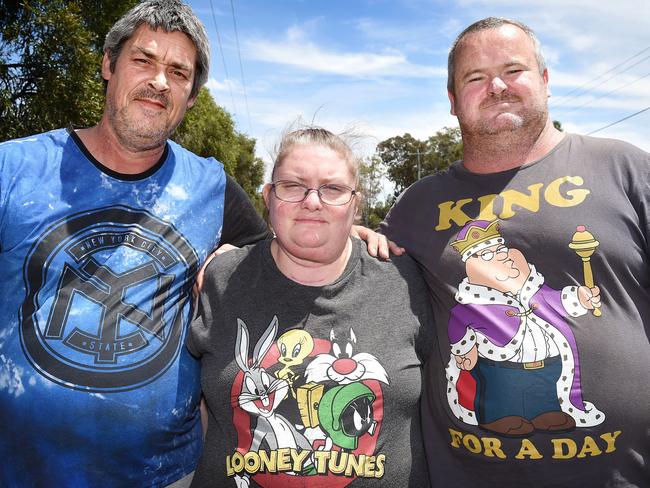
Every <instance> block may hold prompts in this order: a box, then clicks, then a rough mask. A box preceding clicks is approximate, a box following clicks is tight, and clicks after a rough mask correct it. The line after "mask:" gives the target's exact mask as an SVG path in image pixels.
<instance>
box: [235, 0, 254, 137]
mask: <svg viewBox="0 0 650 488" xmlns="http://www.w3.org/2000/svg"><path fill="white" fill-rule="evenodd" d="M230 9H231V10H232V25H233V27H234V28H235V40H236V41H237V55H238V56H239V71H240V72H241V82H242V88H243V89H244V101H245V102H246V115H247V116H248V130H249V132H252V127H251V113H250V110H249V109H248V95H247V93H246V78H245V77H244V65H243V64H242V62H241V49H240V48H239V34H238V33H237V21H236V20H235V5H234V4H233V1H232V0H230Z"/></svg>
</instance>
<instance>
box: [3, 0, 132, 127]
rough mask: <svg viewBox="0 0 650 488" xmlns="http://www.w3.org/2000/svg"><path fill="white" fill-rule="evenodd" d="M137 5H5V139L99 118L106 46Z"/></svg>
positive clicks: (30, 0) (86, 0) (123, 0)
mask: <svg viewBox="0 0 650 488" xmlns="http://www.w3.org/2000/svg"><path fill="white" fill-rule="evenodd" d="M136 3H137V0H108V1H98V0H21V1H18V2H16V1H5V0H1V1H0V40H1V44H0V140H5V139H11V138H15V137H21V136H26V135H30V134H34V133H37V132H43V131H46V130H51V129H54V128H57V127H65V126H70V125H73V126H90V125H93V124H94V123H96V122H97V120H99V118H100V116H101V113H102V110H103V103H104V99H103V85H102V81H101V77H100V65H101V58H102V44H103V41H104V38H105V36H106V33H107V32H108V29H109V28H110V26H111V25H112V24H113V23H114V22H115V21H116V20H117V19H118V18H119V17H120V16H121V15H123V14H124V12H126V11H127V10H128V9H129V8H131V7H132V6H133V5H135V4H136Z"/></svg>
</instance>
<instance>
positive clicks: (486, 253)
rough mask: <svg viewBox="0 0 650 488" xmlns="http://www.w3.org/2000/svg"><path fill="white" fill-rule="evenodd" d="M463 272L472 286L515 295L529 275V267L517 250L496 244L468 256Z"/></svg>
mask: <svg viewBox="0 0 650 488" xmlns="http://www.w3.org/2000/svg"><path fill="white" fill-rule="evenodd" d="M465 271H466V272H467V279H468V280H469V282H470V283H472V284H474V285H482V286H487V287H489V288H494V289H495V290H499V291H502V292H510V293H517V292H518V291H519V290H521V288H522V286H524V283H525V282H526V279H527V278H528V275H529V274H530V266H528V262H527V261H526V258H525V257H524V255H523V254H522V253H521V251H519V250H518V249H508V248H507V247H506V246H504V245H503V244H496V245H494V246H490V247H488V248H486V249H483V250H482V251H480V252H477V253H476V254H474V255H472V256H470V257H469V259H468V260H467V261H466V262H465Z"/></svg>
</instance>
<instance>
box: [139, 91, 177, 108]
mask: <svg viewBox="0 0 650 488" xmlns="http://www.w3.org/2000/svg"><path fill="white" fill-rule="evenodd" d="M133 99H134V100H135V99H148V100H155V101H156V102H160V103H162V104H163V106H164V107H165V108H168V107H169V102H170V101H169V98H168V97H167V96H166V95H164V94H162V93H158V92H157V91H155V90H151V89H150V88H143V89H140V90H138V91H137V92H135V93H134V94H133Z"/></svg>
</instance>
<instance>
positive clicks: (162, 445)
mask: <svg viewBox="0 0 650 488" xmlns="http://www.w3.org/2000/svg"><path fill="white" fill-rule="evenodd" d="M225 187H226V176H225V173H224V170H223V166H222V165H221V164H220V163H218V162H217V161H215V160H214V159H211V158H210V159H204V158H200V157H198V156H196V155H194V154H192V153H191V152H189V151H187V150H185V149H183V148H182V147H180V146H178V145H177V144H175V143H173V142H168V143H167V145H166V149H165V153H164V155H163V156H162V158H161V160H160V161H159V162H158V164H156V165H155V166H154V167H153V168H151V169H150V170H149V171H147V172H146V173H145V174H140V175H135V176H131V177H129V176H128V175H119V174H117V173H113V172H111V171H110V170H108V169H107V168H105V167H103V166H102V165H101V164H100V163H98V162H97V161H95V160H94V158H92V156H91V155H90V154H89V153H88V152H87V150H86V149H85V148H84V146H83V144H81V142H80V140H79V139H78V137H77V136H76V135H75V134H74V133H73V132H68V131H66V130H63V129H61V130H56V131H52V132H48V133H45V134H40V135H37V136H34V137H30V138H25V139H20V140H15V141H9V142H6V143H3V144H0V212H1V213H0V270H1V271H2V273H3V276H4V277H3V279H2V281H1V282H0V319H1V320H0V423H1V424H2V431H1V434H0V436H1V437H0V459H1V460H2V462H1V463H0V465H1V467H0V485H1V486H4V487H12V486H20V487H22V486H56V487H61V486H74V487H86V486H87V487H93V488H95V487H101V486H107V487H120V486H125V487H127V486H128V487H140V486H164V485H166V484H168V483H170V482H173V481H175V480H176V479H179V478H181V477H182V476H183V475H184V474H186V473H189V472H190V471H192V470H193V469H194V467H195V465H196V460H197V458H198V455H199V452H200V449H201V427H200V421H199V413H198V409H197V404H198V400H199V395H200V390H199V388H200V387H199V374H198V369H199V365H198V362H197V361H196V360H195V359H193V358H192V357H191V356H190V355H189V354H188V352H187V351H186V349H185V348H184V347H183V342H184V338H185V334H186V329H187V325H188V320H189V316H190V308H191V284H192V282H193V279H194V275H195V273H196V271H197V269H198V267H199V265H200V263H201V262H202V261H203V260H204V258H205V257H206V255H207V253H208V252H209V251H210V250H211V249H213V248H214V247H215V246H216V245H217V243H218V242H219V238H220V234H221V229H222V224H223V209H224V193H225Z"/></svg>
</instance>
